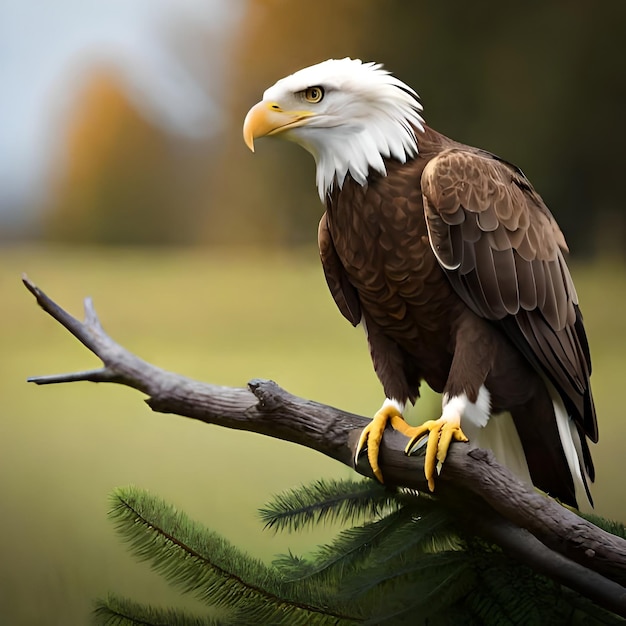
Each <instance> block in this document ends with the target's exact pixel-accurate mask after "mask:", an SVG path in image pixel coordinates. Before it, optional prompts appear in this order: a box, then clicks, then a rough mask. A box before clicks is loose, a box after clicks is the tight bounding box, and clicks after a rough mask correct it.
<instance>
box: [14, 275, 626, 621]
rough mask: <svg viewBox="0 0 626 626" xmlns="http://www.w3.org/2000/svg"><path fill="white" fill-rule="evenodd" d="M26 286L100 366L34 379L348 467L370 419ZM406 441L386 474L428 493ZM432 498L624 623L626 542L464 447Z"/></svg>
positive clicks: (387, 449) (389, 437) (395, 436)
mask: <svg viewBox="0 0 626 626" xmlns="http://www.w3.org/2000/svg"><path fill="white" fill-rule="evenodd" d="M23 282H24V284H25V286H26V288H27V289H28V290H29V291H30V292H31V293H32V294H33V295H34V296H35V298H36V299H37V302H38V304H39V305H40V306H41V308H42V309H43V310H44V311H46V313H48V314H49V315H50V316H52V317H53V318H54V319H55V320H56V321H57V322H59V324H61V325H62V326H63V327H64V328H66V329H67V330H68V331H69V332H70V333H71V334H72V335H73V336H74V337H76V339H78V340H79V341H80V342H81V343H82V344H83V345H84V346H85V347H86V348H88V349H89V350H90V351H91V352H93V353H94V354H95V355H96V356H98V357H99V358H100V359H101V361H102V367H101V368H98V369H94V370H87V371H83V372H74V373H69V374H56V375H50V376H36V377H32V378H30V379H29V381H30V382H34V383H36V384H38V385H45V384H57V383H65V382H76V381H90V382H109V383H110V382H114V383H118V384H121V385H126V386H128V387H132V388H133V389H137V390H138V391H141V392H143V393H144V394H146V395H147V396H148V398H147V399H146V402H147V404H148V405H149V406H150V407H151V408H152V409H153V410H154V411H158V412H161V413H175V414H177V415H181V416H184V417H190V418H193V419H197V420H200V421H202V422H206V423H209V424H217V425H219V426H224V427H226V428H234V429H239V430H248V431H253V432H257V433H260V434H263V435H267V436H270V437H274V438H278V439H283V440H285V441H291V442H293V443H298V444H300V445H303V446H306V447H309V448H312V449H314V450H317V451H318V452H321V453H322V454H325V455H326V456H329V457H331V458H333V459H336V460H337V461H339V462H341V463H343V464H345V465H348V466H349V467H354V462H353V459H354V451H355V448H356V444H357V441H358V438H359V435H360V432H361V430H362V429H363V427H364V426H365V425H366V424H367V423H368V422H369V419H368V418H366V417H363V416H359V415H355V414H353V413H347V412H345V411H342V410H340V409H337V408H334V407H331V406H328V405H324V404H320V403H318V402H314V401H311V400H305V399H303V398H299V397H297V396H294V395H292V394H289V393H288V392H286V391H285V390H283V389H281V388H280V387H279V386H278V385H276V383H274V382H272V381H267V380H253V381H250V383H249V384H248V388H247V389H243V388H233V387H224V386H217V385H212V384H208V383H202V382H199V381H195V380H192V379H190V378H186V377H184V376H180V375H178V374H175V373H172V372H168V371H166V370H163V369H161V368H158V367H156V366H154V365H152V364H150V363H148V362H146V361H143V360H142V359H140V358H139V357H137V356H135V355H134V354H132V353H130V352H129V351H128V350H126V349H125V348H123V347H122V346H120V345H119V344H117V343H116V342H115V341H113V340H112V339H111V338H110V337H109V336H108V335H107V334H106V333H105V332H104V330H103V328H102V325H101V324H100V321H99V320H98V316H97V315H96V311H95V309H94V306H93V303H92V301H91V300H90V299H86V300H85V320H84V321H83V322H81V321H79V320H77V319H76V318H74V317H73V316H72V315H70V314H69V313H68V312H67V311H65V310H64V309H63V308H61V307H60V306H59V305H58V304H56V303H55V302H54V301H53V300H51V299H50V298H49V297H48V296H47V295H46V294H45V293H44V292H42V291H41V290H40V289H39V288H38V287H37V286H36V285H34V284H33V283H32V282H31V281H30V280H29V279H28V278H27V277H26V276H24V277H23ZM405 444H406V440H405V438H404V437H403V436H402V435H401V434H399V433H397V432H395V431H393V430H388V431H387V432H386V433H385V436H384V437H383V441H382V445H381V451H380V457H379V461H380V466H381V469H382V471H383V475H384V476H385V479H386V482H387V484H389V485H390V486H394V487H404V488H409V489H417V490H422V491H424V490H426V489H427V485H426V481H425V478H424V471H423V468H424V466H423V462H424V459H423V456H420V455H414V456H410V457H409V456H406V455H405V454H404V446H405ZM355 469H356V471H357V472H359V473H361V474H363V475H364V476H368V477H370V478H372V477H373V476H372V473H371V470H370V468H369V464H368V463H367V461H366V459H363V460H361V459H359V462H358V463H357V465H356V467H355ZM437 495H438V496H439V499H440V500H441V502H442V504H443V505H445V506H449V507H452V508H454V509H456V511H457V512H458V514H459V515H463V518H464V521H465V520H467V524H468V525H469V527H470V528H471V529H472V530H473V531H474V532H475V533H476V534H479V535H482V536H484V537H485V538H487V539H489V540H491V541H493V542H495V543H497V544H499V545H500V546H501V547H502V548H503V549H504V550H505V551H507V552H509V553H510V554H511V555H512V556H514V557H515V558H517V559H518V560H520V561H522V562H524V563H526V564H527V565H529V566H530V567H533V568H534V569H535V570H537V571H540V572H541V573H543V574H545V575H547V576H549V577H551V578H553V579H555V580H557V581H559V582H561V583H562V584H564V585H566V586H568V587H570V588H572V589H574V590H576V591H578V592H579V593H581V594H583V595H585V596H587V597H589V598H590V599H592V600H594V601H595V602H596V603H598V604H599V605H600V606H603V607H604V608H607V609H609V610H611V611H613V612H614V613H617V614H619V615H622V616H624V617H626V588H625V587H624V585H626V541H624V540H622V539H621V538H619V537H616V536H614V535H612V534H610V533H607V532H605V531H603V530H601V529H599V528H598V527H596V526H594V525H593V524H591V523H590V522H588V521H586V520H584V519H583V518H581V517H579V516H578V515H576V514H575V513H573V512H571V511H569V510H567V509H565V508H564V507H562V506H561V505H560V504H558V503H557V502H555V501H554V500H552V499H550V498H547V497H545V496H543V495H541V494H539V493H537V492H536V491H534V490H533V489H531V488H529V487H528V486H527V485H525V484H524V483H522V482H521V481H519V480H518V479H517V478H515V477H514V476H513V475H512V474H511V473H510V472H509V471H508V470H507V469H506V468H504V467H502V466H501V465H499V464H497V463H496V462H495V460H494V458H493V455H492V454H491V453H489V452H486V451H484V450H478V449H470V448H469V446H467V445H465V444H458V443H457V444H455V445H454V446H452V448H451V450H450V452H449V454H448V458H447V460H446V462H445V464H444V467H443V470H442V472H441V475H440V476H439V479H438V483H437Z"/></svg>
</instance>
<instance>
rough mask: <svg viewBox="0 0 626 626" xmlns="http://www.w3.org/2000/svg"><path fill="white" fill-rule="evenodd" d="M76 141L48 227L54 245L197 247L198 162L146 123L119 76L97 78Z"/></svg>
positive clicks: (81, 109)
mask: <svg viewBox="0 0 626 626" xmlns="http://www.w3.org/2000/svg"><path fill="white" fill-rule="evenodd" d="M68 135H69V137H68V141H67V155H66V159H65V161H64V162H62V163H61V164H60V167H59V170H60V171H59V174H58V181H57V194H56V196H55V198H54V206H53V207H51V208H52V210H51V211H49V212H48V218H47V221H46V223H45V226H44V231H45V234H46V235H47V236H48V237H49V238H51V239H55V240H61V241H76V242H81V243H99V244H136V243H139V244H179V243H185V242H187V241H189V239H190V238H191V237H192V233H193V231H194V227H195V220H194V219H193V218H192V215H191V213H192V211H191V210H190V207H189V203H190V200H191V198H190V195H191V194H190V190H191V189H192V188H193V185H192V182H193V173H194V172H195V170H196V167H195V165H194V164H196V163H197V161H198V159H197V154H194V147H193V146H192V145H186V144H184V143H183V142H180V141H176V140H175V139H173V138H171V137H169V136H167V135H165V134H164V133H163V131H161V130H160V129H158V128H157V127H155V126H153V125H152V124H151V123H150V122H148V121H147V120H146V119H145V118H144V117H142V116H141V115H140V114H139V113H138V112H137V110H136V109H135V107H134V106H133V104H132V103H131V102H130V101H129V99H128V98H127V96H126V95H125V93H124V90H123V88H122V86H121V85H120V79H119V77H118V75H116V74H115V73H113V72H110V71H107V70H105V69H103V70H101V71H99V72H95V73H92V74H90V76H89V80H88V82H87V84H86V86H85V89H84V91H83V94H82V97H80V98H79V100H78V102H77V103H76V106H75V113H74V115H73V116H72V117H71V122H70V127H69V133H68ZM196 150H197V148H196Z"/></svg>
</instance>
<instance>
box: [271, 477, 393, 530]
mask: <svg viewBox="0 0 626 626" xmlns="http://www.w3.org/2000/svg"><path fill="white" fill-rule="evenodd" d="M394 495H395V494H394V492H393V491H390V490H388V489H385V487H383V486H382V485H381V484H379V483H376V482H373V481H371V480H360V481H356V480H354V481H347V480H319V481H316V482H314V483H313V484H311V485H302V486H301V487H298V488H296V489H291V490H289V491H286V492H285V493H282V494H278V495H277V496H275V497H274V499H273V500H272V501H271V502H269V503H268V504H267V505H265V507H263V508H261V509H260V510H259V515H260V517H261V520H262V521H263V522H264V523H265V527H266V528H272V529H274V530H276V531H279V530H289V531H295V530H301V529H302V528H305V527H306V526H315V525H318V524H321V523H324V522H340V523H345V524H350V525H354V524H355V523H356V522H357V520H359V519H361V520H363V519H366V518H367V519H369V518H372V517H374V516H377V515H380V514H381V513H382V512H383V511H386V510H389V509H390V507H392V508H396V507H397V504H396V499H395V498H394Z"/></svg>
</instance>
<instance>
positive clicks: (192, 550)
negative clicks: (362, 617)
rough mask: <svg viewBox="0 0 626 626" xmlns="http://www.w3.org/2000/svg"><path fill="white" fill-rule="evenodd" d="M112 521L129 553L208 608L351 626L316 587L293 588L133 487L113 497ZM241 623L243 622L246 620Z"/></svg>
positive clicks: (262, 618) (272, 619) (265, 619)
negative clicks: (148, 563)
mask: <svg viewBox="0 0 626 626" xmlns="http://www.w3.org/2000/svg"><path fill="white" fill-rule="evenodd" d="M112 500H113V508H112V510H111V513H110V515H111V518H112V519H113V520H114V521H115V524H116V527H117V529H118V531H119V532H120V534H121V535H122V536H123V537H124V539H125V540H126V541H127V542H128V543H129V545H130V549H131V552H132V553H133V554H134V555H135V557H137V558H139V559H140V560H145V561H149V562H150V564H151V566H152V568H153V569H154V570H156V571H157V572H158V573H160V574H161V575H162V576H163V577H164V578H165V579H166V580H167V581H168V582H169V583H170V584H172V585H173V586H175V587H177V588H179V589H180V590H181V591H183V592H184V593H191V594H194V595H195V596H196V597H198V598H199V599H200V600H201V601H203V602H205V603H206V604H208V605H210V606H215V607H227V608H229V609H231V610H234V611H235V617H234V618H233V621H234V622H238V621H241V620H242V619H243V616H245V615H248V614H252V615H254V616H255V620H258V621H259V622H260V623H276V624H278V623H285V624H300V623H303V624H306V623H309V622H311V621H313V619H315V623H318V624H325V623H329V624H330V623H354V622H355V621H358V619H357V618H356V617H354V616H352V615H350V614H347V613H342V612H341V610H342V609H343V608H344V607H343V606H342V605H338V604H337V603H336V602H335V603H333V602H332V601H331V598H330V597H329V595H328V594H324V590H323V589H320V588H317V587H306V588H300V587H293V586H291V585H288V584H286V583H285V582H284V581H283V580H282V579H281V578H280V577H279V576H278V575H277V574H276V573H275V571H274V570H273V569H271V568H268V567H266V566H265V565H264V564H263V563H261V561H259V560H257V559H254V558H252V557H250V556H248V555H246V554H243V553H242V552H241V551H239V550H238V549H237V548H235V547H234V546H232V545H231V544H230V543H229V542H228V541H226V540H225V539H223V538H222V537H220V536H219V535H217V534H215V533H214V532H212V531H210V530H208V529H207V528H205V527H203V526H201V525H200V524H196V523H194V522H192V521H191V520H190V519H189V518H188V517H187V516H186V515H185V514H184V513H182V512H180V511H176V509H174V508H173V507H172V506H170V505H168V504H167V503H166V502H164V501H162V500H161V499H160V498H156V497H154V496H151V495H150V494H148V493H147V492H145V491H142V490H137V489H134V488H123V489H117V490H115V491H114V493H113V495H112ZM244 621H245V620H244Z"/></svg>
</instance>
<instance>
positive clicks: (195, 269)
mask: <svg viewBox="0 0 626 626" xmlns="http://www.w3.org/2000/svg"><path fill="white" fill-rule="evenodd" d="M343 56H353V57H360V58H362V59H365V60H375V61H379V62H383V63H384V64H385V66H386V67H387V69H389V70H391V71H393V72H394V73H395V74H396V75H398V76H399V77H400V78H401V79H403V80H404V81H406V82H407V83H409V84H410V85H412V86H413V87H415V88H416V90H417V91H418V93H419V94H420V96H421V98H422V102H423V104H424V117H425V119H426V121H427V123H428V124H430V125H431V126H433V127H434V128H436V129H437V130H439V131H440V132H443V133H444V134H447V135H449V136H451V137H453V138H455V139H457V140H459V141H463V142H465V143H469V144H472V145H476V146H480V147H482V148H485V149H488V150H490V151H492V152H494V153H496V154H498V155H500V156H502V157H503V158H506V159H507V160H509V161H511V162H513V163H515V164H517V165H519V166H520V167H521V168H522V169H523V170H524V172H525V173H526V174H527V176H528V177H529V178H530V180H531V181H532V182H533V184H534V185H535V187H536V188H537V189H538V191H539V192H540V193H541V194H542V195H543V197H544V199H545V200H546V202H547V204H548V206H549V207H550V208H551V209H552V211H553V213H554V214H555V216H556V218H557V220H558V221H559V223H560V224H561V226H562V229H563V231H564V232H565V235H566V237H567V239H568V242H569V245H570V249H571V252H572V254H571V264H572V269H573V273H574V279H575V281H576V284H577V287H578V291H579V295H580V299H581V303H582V308H583V312H584V313H585V321H586V325H587V327H588V331H589V335H590V340H591V347H592V355H593V358H594V368H595V369H594V377H593V385H594V391H595V395H596V402H597V405H598V409H599V420H600V433H601V442H600V444H599V445H598V446H596V447H595V448H594V455H595V458H596V461H597V467H598V481H597V486H596V489H595V491H594V493H595V495H596V511H597V512H598V513H599V514H601V515H606V516H609V517H613V518H617V519H621V521H626V497H625V495H624V490H623V486H622V481H623V462H622V460H621V455H622V452H621V449H622V446H621V441H622V440H623V438H624V436H626V427H625V426H624V425H623V424H624V423H625V422H624V419H623V407H622V406H621V402H620V399H621V395H620V388H621V386H622V385H623V381H622V379H623V376H624V374H626V357H625V356H624V346H625V341H626V316H624V313H623V311H624V305H625V304H626V295H625V294H626V271H625V264H624V259H625V249H626V210H625V207H624V202H623V187H624V171H625V168H626V159H625V158H624V151H623V146H624V144H625V140H626V124H625V123H624V119H623V118H624V101H625V98H626V71H625V70H626V67H625V62H626V3H623V2H613V1H610V0H600V1H599V2H594V3H589V2H583V1H578V0H576V1H574V2H572V1H567V2H565V1H564V0H562V1H557V0H553V1H550V2H545V1H539V0H530V1H528V2H525V3H523V5H516V6H515V7H514V8H511V6H505V5H495V4H493V3H491V2H487V1H485V0H479V1H476V2H472V3H466V2H440V1H438V0H430V1H429V0H424V1H417V2H411V3H408V2H402V1H401V0H387V1H386V2H376V1H374V0H332V1H331V0H318V1H317V2H315V3H306V4H304V3H294V2H287V1H286V0H107V1H106V2H97V1H95V0H55V2H45V1H44V0H0V86H1V88H0V89H1V91H0V94H1V95H0V302H1V304H0V314H1V315H2V317H1V318H0V319H1V320H2V324H1V325H0V346H1V347H2V350H1V352H0V395H1V397H2V400H3V401H2V413H1V416H2V419H1V421H0V442H1V443H0V446H2V453H1V455H0V469H1V470H2V479H1V480H0V497H1V498H2V502H3V511H4V515H3V518H2V521H1V522H0V528H1V529H2V532H1V533H0V551H1V552H2V554H3V556H4V558H3V563H2V565H0V621H3V623H7V624H40V623H46V624H74V623H76V624H80V623H86V622H87V621H88V619H89V611H90V609H91V603H92V601H93V599H94V598H95V597H98V596H104V595H106V593H107V592H108V591H109V590H115V591H117V592H119V593H124V594H127V595H130V596H132V597H135V598H136V599H138V600H143V601H152V602H155V603H159V602H160V603H163V602H168V601H171V602H174V601H175V598H176V595H175V594H172V592H170V591H169V590H167V589H164V588H163V587H162V586H160V585H161V583H160V581H159V580H158V579H157V578H156V577H154V576H153V575H152V574H151V573H150V572H146V571H145V570H146V568H145V567H142V566H141V565H137V564H135V563H134V562H133V561H132V560H131V559H130V557H128V556H127V555H126V553H125V552H124V547H123V546H121V545H119V542H118V541H117V538H116V537H115V534H114V531H113V529H112V528H111V524H110V523H109V522H108V521H107V519H106V512H107V508H108V503H107V494H108V493H109V492H110V490H111V489H113V488H114V487H116V486H118V485H122V484H130V483H133V484H137V485H139V486H143V487H146V488H148V489H150V490H151V491H153V492H154V493H157V494H159V495H162V496H163V497H164V498H166V499H168V500H170V501H172V502H173V503H174V504H176V506H179V507H180V508H182V509H184V510H186V511H187V512H189V514H190V515H192V517H195V518H196V519H199V520H201V521H203V522H204V523H206V524H207V525H208V526H210V527H212V528H214V529H216V530H218V531H220V532H223V534H225V535H226V536H227V537H228V538H229V539H230V540H231V541H233V542H235V543H237V544H238V545H240V546H242V547H243V548H245V549H247V550H249V551H250V552H252V553H253V554H255V555H257V556H259V557H260V558H263V559H265V560H269V559H271V557H272V555H274V554H275V553H277V552H280V551H286V550H287V549H288V548H292V549H294V550H295V551H298V550H307V549H309V548H310V547H311V546H312V545H313V544H314V543H315V542H316V541H320V540H323V539H324V537H326V536H328V533H330V532H332V529H322V530H321V531H320V532H319V533H318V534H309V535H306V536H305V537H293V536H292V537H276V536H274V535H271V534H269V533H267V532H263V531H262V529H261V528H260V524H259V523H258V522H257V520H256V519H255V511H256V509H257V508H258V507H259V506H261V505H262V504H263V503H264V502H265V501H266V500H267V499H268V498H269V497H270V495H271V494H272V493H276V492H278V491H282V490H284V489H288V488H289V487H291V486H295V485H297V484H300V483H301V482H305V481H307V480H311V479H313V478H316V477H322V476H326V477H332V476H335V477H336V476H349V475H350V471H349V470H347V469H345V468H341V467H339V466H337V465H336V464H334V463H333V462H331V461H328V460H326V459H323V458H321V457H319V455H315V454H313V453H310V452H308V451H306V450H300V449H297V448H295V447H294V446H291V445H288V444H284V443H282V442H276V441H265V440H263V438H261V437H257V436H254V435H250V434H245V433H230V432H227V431H224V432H222V431H220V430H218V429H217V428H207V427H206V426H202V425H199V424H194V423H192V422H190V421H188V420H183V419H182V418H176V417H173V416H160V415H153V414H151V413H150V412H149V410H148V409H147V407H145V406H143V405H142V403H141V401H140V396H139V394H137V393H136V392H132V391H130V390H127V389H117V388H115V387H113V386H111V387H108V386H99V387H96V386H93V385H86V384H83V385H79V384H77V385H71V386H60V387H56V388H52V387H51V388H35V387H33V386H30V385H27V384H26V382H25V379H26V377H27V376H29V375H35V374H42V373H54V372H60V371H66V370H73V369H83V368H85V367H91V366H93V365H96V361H95V360H94V359H93V357H91V356H90V355H88V354H87V353H86V351H85V350H84V349H82V348H81V347H80V346H79V345H77V343H76V342H75V341H74V340H73V339H72V338H70V337H68V335H67V334H66V333H64V331H62V330H61V329H59V328H57V327H56V326H55V324H54V323H53V322H52V321H50V320H49V319H46V318H45V316H44V315H43V314H42V313H41V312H39V311H38V310H37V308H36V306H35V305H34V303H33V302H32V300H31V298H30V296H29V295H28V294H27V293H26V292H25V291H24V290H23V288H22V286H21V285H20V274H21V272H22V271H26V272H28V274H29V276H30V277H31V278H32V279H33V280H34V281H35V282H37V283H38V284H39V285H40V286H41V287H42V288H43V289H44V290H46V291H48V292H49V293H50V295H51V296H53V297H54V298H55V299H57V301H59V302H60V304H62V305H64V306H66V307H68V308H69V309H70V310H72V311H74V312H75V313H76V314H77V315H80V301H81V299H82V298H83V297H84V296H86V295H92V296H93V297H94V298H95V301H96V306H97V308H98V310H99V312H100V315H101V318H102V321H103V324H104V325H105V328H107V330H108V331H109V332H110V334H111V335H112V336H113V337H114V338H115V339H116V340H118V341H120V343H122V344H123V345H125V346H126V347H128V348H129V349H131V350H133V351H135V352H136V353H138V354H140V355H141V356H142V357H143V358H146V359H147V360H150V361H153V362H155V363H157V364H158V365H160V366H162V367H165V368H168V369H171V370H175V371H178V372H180V373H183V374H186V375H189V376H193V377H195V378H199V379H203V380H206V381H209V382H215V383H221V384H229V385H237V386H244V385H245V384H246V382H247V380H248V379H250V378H254V377H268V378H270V377H271V378H274V379H276V380H277V381H278V382H279V383H280V384H281V385H283V386H285V387H286V388H287V389H289V390H290V391H291V392H293V393H296V394H299V395H304V396H306V397H311V398H315V399H316V400H319V401H322V402H328V403H330V404H335V405H338V406H341V407H342V408H344V409H347V410H352V411H355V412H359V413H362V414H371V413H373V411H374V410H376V409H377V408H378V406H379V404H380V401H381V399H382V392H381V390H380V388H379V385H378V383H377V381H376V379H375V377H374V375H373V373H372V372H371V366H370V363H369V357H368V355H367V349H366V347H365V342H364V340H363V337H362V336H361V333H360V332H359V331H354V330H351V328H350V326H349V325H348V324H347V323H344V320H343V319H342V318H341V316H340V315H339V313H338V312H337V311H336V310H335V307H334V304H333V302H332V300H331V298H330V296H329V295H328V293H327V290H326V287H325V284H324V279H323V276H322V273H321V269H320V268H319V263H318V261H317V252H316V250H315V245H316V228H317V222H318V220H319V217H320V214H321V207H320V206H319V199H318V197H317V193H316V190H315V184H314V166H313V161H312V159H311V157H310V156H309V155H307V154H306V153H305V152H304V151H303V150H302V149H300V148H298V147H296V146H294V145H290V144H287V143H284V142H272V141H267V142H261V143H260V144H259V145H258V148H257V154H255V155H253V154H251V153H250V152H249V151H248V150H247V148H246V147H245V145H244V144H243V141H242V139H241V125H242V121H243V118H244V116H245V113H246V112H247V110H248V109H249V107H250V106H251V105H252V104H254V103H255V102H257V101H258V100H259V99H260V98H261V95H262V93H263V91H264V90H265V89H266V88H267V87H268V86H270V85H271V84H273V83H274V82H275V81H276V80H277V79H278V78H280V77H282V76H284V75H286V74H288V73H291V72H293V71H295V70H296V69H299V68H300V67H303V66H305V65H310V64H312V63H316V62H318V61H321V60H324V59H326V58H330V57H343ZM436 410H437V399H436V398H434V397H431V396H429V395H428V394H426V398H425V400H424V402H423V403H421V404H420V405H419V406H418V407H417V409H416V418H415V419H416V420H417V419H425V418H427V417H430V416H431V415H430V413H432V412H433V411H436ZM286 467H288V468H289V469H288V471H285V468H286ZM325 533H326V534H325ZM168 594H170V595H168Z"/></svg>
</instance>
